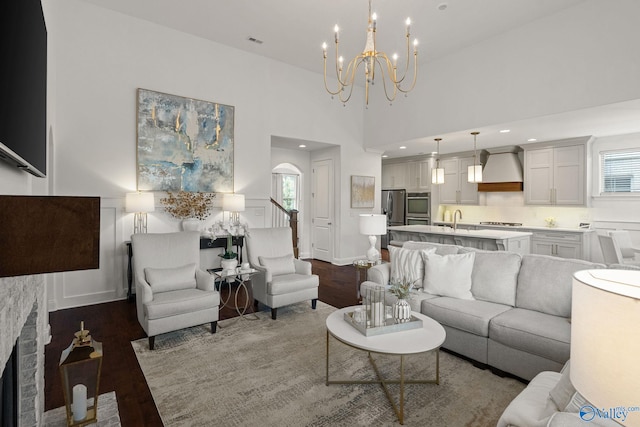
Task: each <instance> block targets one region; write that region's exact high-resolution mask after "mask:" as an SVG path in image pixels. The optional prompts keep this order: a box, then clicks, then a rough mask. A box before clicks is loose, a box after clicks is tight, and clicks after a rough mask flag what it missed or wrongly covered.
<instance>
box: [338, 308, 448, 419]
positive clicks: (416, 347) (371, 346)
mask: <svg viewBox="0 0 640 427" xmlns="http://www.w3.org/2000/svg"><path fill="white" fill-rule="evenodd" d="M355 308H356V307H346V308H342V309H340V310H336V311H334V312H333V313H331V314H330V315H329V317H327V357H326V373H327V377H326V384H327V385H329V384H380V385H381V386H382V388H383V390H384V392H385V394H386V396H387V399H389V403H391V406H392V407H393V410H394V411H395V413H396V416H397V417H398V421H400V424H404V385H405V384H440V352H439V350H440V346H441V345H442V343H443V342H444V339H445V337H446V333H445V331H444V328H443V327H442V325H440V324H439V323H438V322H436V321H435V320H433V319H431V318H430V317H427V316H425V315H423V314H420V313H416V312H412V313H411V314H412V315H413V316H415V317H417V318H419V319H421V320H422V328H417V329H410V330H405V331H398V332H390V333H387V334H381V335H375V336H368V337H367V336H365V335H363V334H362V333H361V332H360V331H358V330H357V329H356V328H354V327H353V326H351V325H350V324H349V323H347V321H345V320H344V314H345V313H348V312H351V311H353V310H354V309H355ZM330 336H332V337H334V338H335V339H336V340H338V341H340V342H342V343H343V344H346V345H348V346H350V347H353V348H356V349H359V350H363V351H366V352H368V353H369V361H370V362H371V365H372V367H373V370H374V371H375V373H376V376H377V378H378V379H377V380H371V381H366V380H365V381H358V380H330V379H329V337H330ZM431 351H435V352H436V377H435V379H429V380H407V379H405V378H404V356H405V355H408V354H417V353H426V352H431ZM371 353H380V354H390V355H397V356H400V379H385V378H382V376H381V375H380V372H379V370H378V367H377V366H376V363H375V360H374V359H373V357H372V356H371ZM387 384H400V403H399V405H396V403H395V401H394V399H393V398H392V397H391V394H390V393H389V390H388V388H387Z"/></svg>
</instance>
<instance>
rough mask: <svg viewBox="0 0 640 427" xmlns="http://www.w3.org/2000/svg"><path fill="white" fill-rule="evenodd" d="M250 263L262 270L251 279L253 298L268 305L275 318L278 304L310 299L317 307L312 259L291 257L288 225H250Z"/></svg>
mask: <svg viewBox="0 0 640 427" xmlns="http://www.w3.org/2000/svg"><path fill="white" fill-rule="evenodd" d="M245 241H246V245H247V255H248V257H249V263H250V264H251V266H252V267H253V268H255V269H256V270H258V271H260V272H261V274H257V275H255V276H254V277H253V278H252V279H251V284H252V287H253V298H254V299H255V303H256V305H257V304H258V302H261V303H262V304H264V305H266V306H268V307H270V308H271V318H272V319H274V320H275V319H276V317H277V313H278V307H283V306H285V305H290V304H294V303H297V302H301V301H305V300H311V307H312V308H313V309H315V308H316V302H317V301H318V284H319V280H318V276H317V275H315V274H311V263H310V262H307V261H302V260H299V259H296V258H294V256H293V241H292V237H291V228H289V227H282V228H252V229H250V230H248V231H247V232H246V233H245Z"/></svg>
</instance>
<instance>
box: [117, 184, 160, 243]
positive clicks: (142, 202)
mask: <svg viewBox="0 0 640 427" xmlns="http://www.w3.org/2000/svg"><path fill="white" fill-rule="evenodd" d="M124 205H125V210H126V211H127V212H135V216H134V217H133V233H134V234H137V233H146V232H147V212H153V211H154V210H155V201H154V198H153V193H142V192H140V191H137V192H135V193H127V194H126V197H125V201H124Z"/></svg>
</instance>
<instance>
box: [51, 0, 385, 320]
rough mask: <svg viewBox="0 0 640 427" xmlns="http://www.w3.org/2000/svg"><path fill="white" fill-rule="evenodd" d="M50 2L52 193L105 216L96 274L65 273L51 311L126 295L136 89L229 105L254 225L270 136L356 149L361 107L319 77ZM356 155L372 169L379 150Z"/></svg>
mask: <svg viewBox="0 0 640 427" xmlns="http://www.w3.org/2000/svg"><path fill="white" fill-rule="evenodd" d="M45 1H47V0H45ZM48 3H49V4H48V7H47V11H46V12H47V14H48V16H47V18H48V19H47V21H48V23H49V28H48V30H49V37H50V40H51V43H52V47H51V49H52V54H53V55H55V61H52V62H53V64H50V66H51V65H53V68H54V69H53V70H52V72H53V73H55V75H56V80H55V82H54V83H53V85H54V87H55V91H56V93H57V95H56V97H55V105H54V108H55V122H54V123H53V129H54V134H55V139H56V144H55V154H54V165H53V168H52V169H53V177H54V178H53V179H54V183H55V184H54V191H55V193H56V194H65V195H95V196H100V197H101V198H102V217H103V224H102V234H101V237H102V239H101V247H102V251H101V269H100V270H98V271H88V272H84V273H77V274H76V273H70V274H64V275H62V277H61V279H60V280H58V281H57V282H56V283H55V288H56V289H55V292H54V293H55V296H56V300H55V301H54V302H55V308H63V307H67V306H74V305H81V304H88V303H91V302H93V303H95V302H100V301H107V300H111V299H114V298H121V297H123V296H124V287H125V280H124V278H125V275H124V270H125V257H124V254H125V252H124V244H123V242H124V241H125V240H127V239H128V236H129V234H130V233H131V227H132V226H131V218H130V217H131V215H125V214H124V213H123V197H124V194H125V193H126V192H128V191H132V190H134V189H135V188H136V89H137V88H145V89H150V90H156V91H161V92H165V93H170V94H176V95H180V96H185V97H193V98H198V99H205V100H210V101H214V102H219V103H223V104H228V105H233V106H234V107H235V174H234V175H235V176H234V187H235V191H236V192H239V193H243V194H245V196H246V198H247V205H248V207H250V208H251V209H253V210H254V211H253V212H254V213H255V215H254V216H255V218H253V217H252V220H253V221H257V222H259V223H260V224H268V223H269V215H270V210H269V209H267V207H268V203H269V195H270V175H271V161H269V160H267V159H270V157H271V146H270V140H271V136H272V135H279V136H284V137H288V138H299V139H305V140H311V141H321V142H329V143H332V144H336V145H339V146H344V147H348V148H347V151H348V152H356V153H358V152H362V148H361V145H362V140H363V130H362V127H363V117H362V106H361V105H359V104H358V103H357V101H356V102H355V106H353V107H347V108H344V107H342V105H340V104H337V103H332V102H331V99H330V97H329V96H326V93H324V89H323V86H322V78H321V76H320V75H317V74H314V73H310V72H308V71H304V70H301V69H297V68H293V67H290V66H288V65H285V64H283V63H279V62H276V61H273V60H270V59H267V58H264V57H260V56H256V55H251V54H248V53H245V52H242V51H238V50H235V49H231V48H228V47H225V46H222V45H219V44H216V43H213V42H210V41H206V40H204V39H200V38H197V37H194V36H191V35H187V34H184V33H181V32H177V31H173V30H169V29H167V28H164V27H161V26H158V25H155V24H152V23H149V22H146V21H141V20H138V19H134V18H131V17H128V16H125V15H122V14H119V13H116V12H113V11H110V10H106V9H102V8H98V7H95V6H93V5H89V4H87V3H85V2H80V1H77V0H56V1H55V2H53V1H51V0H48ZM285 157H286V156H285ZM265 160H267V161H265ZM283 161H285V160H284V157H283ZM287 161H290V160H287ZM359 162H373V163H374V165H373V166H372V168H374V169H375V168H376V167H377V168H378V169H379V167H380V166H379V163H380V160H379V157H377V158H376V157H375V156H368V157H366V158H364V159H362V160H359ZM376 165H377V166H376ZM351 168H355V169H362V168H363V166H356V165H353V164H350V163H346V164H345V171H344V173H345V174H346V175H350V173H351V172H350V169H351ZM378 176H379V173H378ZM159 197H160V195H157V196H156V199H159ZM260 211H262V212H263V213H264V215H262V216H261V217H260V215H259V212H260ZM245 215H248V214H247V213H245ZM177 227H178V223H177V221H174V220H171V219H169V218H167V217H166V215H164V214H163V213H162V212H161V211H158V212H154V213H152V214H150V218H149V229H150V231H152V232H154V231H155V232H158V231H166V230H169V229H177ZM337 240H339V241H345V242H346V245H347V246H349V240H348V239H343V238H341V237H340V236H337ZM343 250H344V251H345V252H346V253H348V254H349V253H351V252H355V251H353V250H351V249H349V248H345V249H343ZM87 284H88V285H87Z"/></svg>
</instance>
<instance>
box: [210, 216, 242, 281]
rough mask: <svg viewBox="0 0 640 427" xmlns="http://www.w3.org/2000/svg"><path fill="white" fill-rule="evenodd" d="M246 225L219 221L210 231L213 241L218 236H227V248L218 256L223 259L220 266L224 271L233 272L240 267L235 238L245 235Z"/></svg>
mask: <svg viewBox="0 0 640 427" xmlns="http://www.w3.org/2000/svg"><path fill="white" fill-rule="evenodd" d="M245 230H246V225H244V224H240V223H239V222H238V223H235V224H234V223H229V222H224V221H218V222H216V223H214V224H213V227H211V228H210V229H209V232H210V234H211V238H212V239H216V238H217V237H218V236H221V235H222V236H226V238H227V247H226V248H225V251H224V252H223V253H221V254H220V255H218V256H219V257H220V258H222V261H221V262H220V265H221V267H222V269H223V270H233V269H235V268H236V267H237V266H238V254H237V253H236V252H234V251H233V238H234V237H235V236H241V235H244V232H245Z"/></svg>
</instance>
